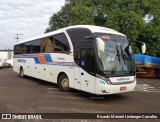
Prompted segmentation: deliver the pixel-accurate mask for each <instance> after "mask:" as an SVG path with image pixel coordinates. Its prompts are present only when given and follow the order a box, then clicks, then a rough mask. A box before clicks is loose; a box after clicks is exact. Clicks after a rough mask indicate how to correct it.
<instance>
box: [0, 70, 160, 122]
mask: <svg viewBox="0 0 160 122" xmlns="http://www.w3.org/2000/svg"><path fill="white" fill-rule="evenodd" d="M0 113H160V79H144V78H137V87H136V89H135V91H133V92H129V93H123V94H116V95H107V96H96V95H92V94H88V93H85V92H81V91H77V90H73V91H72V92H70V93H66V92H62V91H60V90H59V88H58V87H57V85H56V84H53V83H48V82H45V81H42V80H38V79H35V78H31V77H25V78H20V77H19V74H17V73H15V72H13V71H12V69H11V68H9V69H0ZM62 118H63V117H62ZM0 121H4V120H0ZM14 121H15V122H21V121H23V120H14ZM30 121H31V120H25V122H30ZM33 121H36V122H38V121H39V120H33ZM41 121H57V122H58V121H73V122H75V121H78V122H88V121H114V122H117V121H124V120H122V119H121V120H118V119H114V120H110V119H101V120H94V119H92V120H88V119H84V120H81V119H76V120H65V119H61V120H57V119H55V120H41ZM128 121H129V122H130V121H131V122H132V121H144V122H149V121H151V122H153V121H154V120H152V119H147V120H144V119H143V120H135V119H128V120H127V122H128ZM156 121H158V120H156Z"/></svg>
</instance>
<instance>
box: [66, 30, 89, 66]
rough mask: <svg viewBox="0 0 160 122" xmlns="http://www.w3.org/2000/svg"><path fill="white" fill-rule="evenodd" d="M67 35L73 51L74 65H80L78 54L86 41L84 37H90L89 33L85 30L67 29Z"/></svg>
mask: <svg viewBox="0 0 160 122" xmlns="http://www.w3.org/2000/svg"><path fill="white" fill-rule="evenodd" d="M67 33H68V35H69V37H70V39H71V41H72V44H73V49H74V61H75V63H76V64H78V65H80V53H81V47H83V46H82V43H83V42H85V41H86V40H85V39H84V37H86V36H88V35H91V31H90V30H88V29H85V28H76V29H68V30H67Z"/></svg>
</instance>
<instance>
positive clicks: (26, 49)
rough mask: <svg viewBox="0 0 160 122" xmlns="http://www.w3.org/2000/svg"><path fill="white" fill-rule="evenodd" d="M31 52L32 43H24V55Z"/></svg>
mask: <svg viewBox="0 0 160 122" xmlns="http://www.w3.org/2000/svg"><path fill="white" fill-rule="evenodd" d="M31 51H32V41H30V42H26V43H25V53H26V54H29V53H31Z"/></svg>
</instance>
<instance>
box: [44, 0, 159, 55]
mask: <svg viewBox="0 0 160 122" xmlns="http://www.w3.org/2000/svg"><path fill="white" fill-rule="evenodd" d="M67 3H68V4H66V5H65V6H64V7H63V8H62V10H61V11H59V12H58V13H56V14H53V16H52V17H51V18H50V21H49V27H48V28H47V29H46V32H49V31H53V30H56V29H59V28H63V27H67V26H70V25H77V24H78V25H80V24H91V25H99V26H104V27H108V28H113V29H115V30H117V31H119V32H121V33H124V34H125V35H127V37H128V39H129V41H131V43H132V45H133V47H134V50H135V52H136V53H137V49H136V47H135V43H134V42H135V41H136V40H141V41H144V42H146V44H147V54H149V55H153V56H159V55H160V54H159V53H160V52H158V51H159V50H160V40H159V35H160V31H159V30H160V9H159V8H160V1H159V0H152V1H151V0H70V2H67ZM144 18H145V19H146V18H147V20H149V19H150V21H149V22H146V21H144ZM148 37H149V38H148ZM150 44H152V45H150Z"/></svg>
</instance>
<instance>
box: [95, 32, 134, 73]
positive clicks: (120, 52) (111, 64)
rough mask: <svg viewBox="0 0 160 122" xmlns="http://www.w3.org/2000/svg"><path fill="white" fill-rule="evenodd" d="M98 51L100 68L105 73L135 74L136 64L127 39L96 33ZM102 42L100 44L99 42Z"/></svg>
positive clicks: (120, 36)
mask: <svg viewBox="0 0 160 122" xmlns="http://www.w3.org/2000/svg"><path fill="white" fill-rule="evenodd" d="M95 35H96V43H97V48H99V47H100V48H103V49H100V50H99V49H98V66H99V70H100V71H101V72H103V73H105V74H106V73H107V74H108V73H109V74H117V73H133V72H135V62H134V58H133V51H132V48H131V45H130V43H129V42H128V40H127V38H126V37H125V36H122V35H115V34H106V33H95ZM98 41H100V43H99V42H98Z"/></svg>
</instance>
